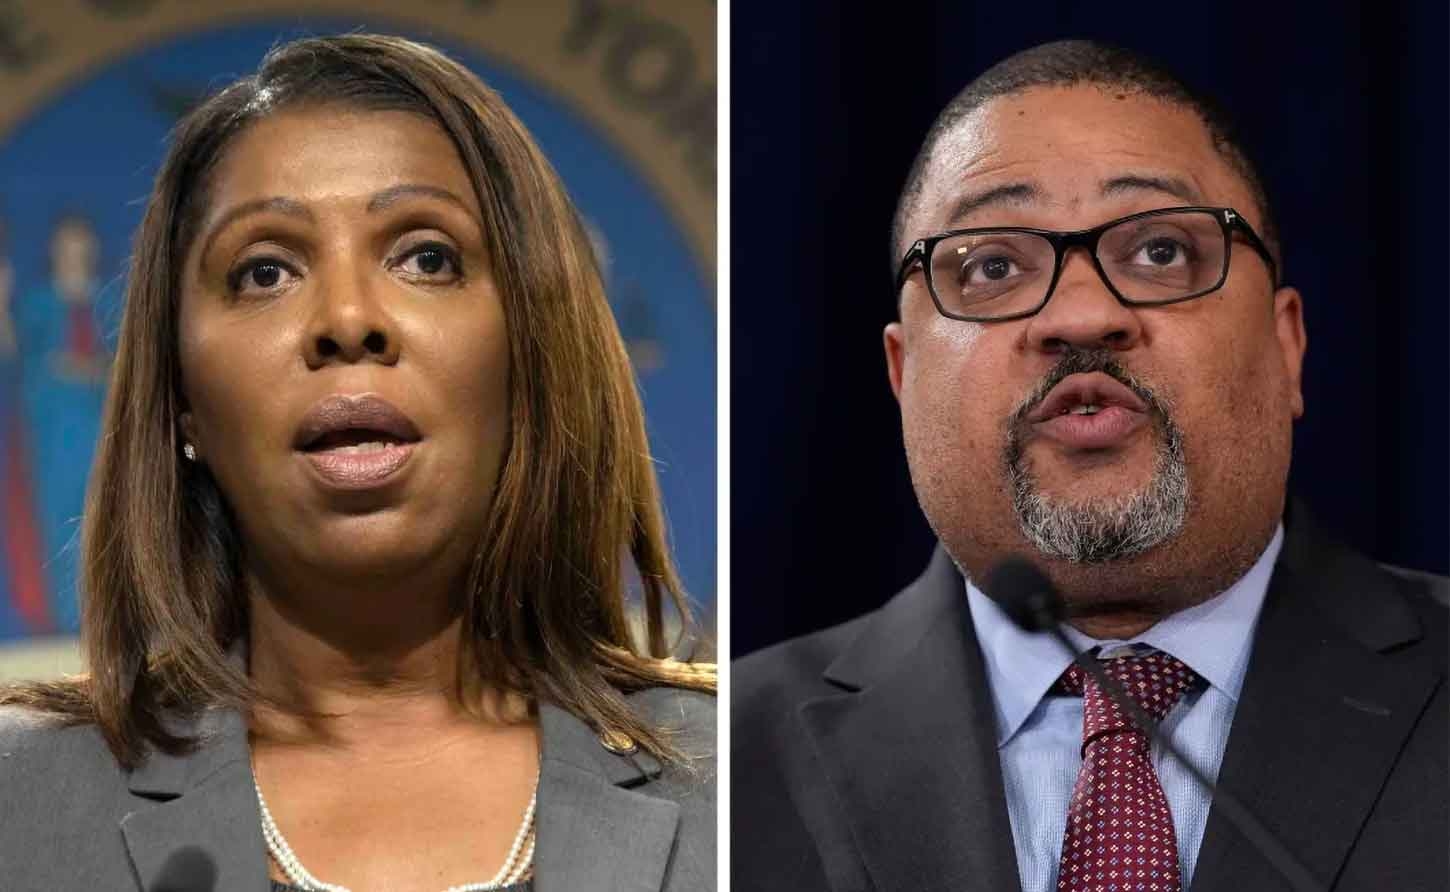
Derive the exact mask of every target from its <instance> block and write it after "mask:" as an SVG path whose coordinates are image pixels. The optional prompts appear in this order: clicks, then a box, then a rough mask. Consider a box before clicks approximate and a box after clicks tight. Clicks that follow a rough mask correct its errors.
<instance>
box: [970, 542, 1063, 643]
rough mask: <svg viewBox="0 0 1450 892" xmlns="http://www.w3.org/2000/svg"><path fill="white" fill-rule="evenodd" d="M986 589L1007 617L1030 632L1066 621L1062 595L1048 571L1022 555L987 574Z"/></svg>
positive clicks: (1012, 558) (1000, 564) (1042, 629)
mask: <svg viewBox="0 0 1450 892" xmlns="http://www.w3.org/2000/svg"><path fill="white" fill-rule="evenodd" d="M982 591H984V592H986V594H987V596H988V597H990V598H991V599H992V600H993V601H996V602H997V605H998V606H999V607H1001V608H1002V612H1003V613H1006V614H1007V618H1008V619H1010V620H1012V622H1014V623H1016V624H1017V626H1018V627H1019V628H1022V629H1025V630H1026V631H1028V632H1041V631H1044V630H1046V629H1048V628H1050V627H1052V626H1054V625H1056V624H1057V623H1058V622H1060V621H1061V620H1062V617H1063V613H1064V610H1063V605H1062V596H1061V595H1059V594H1058V593H1057V587H1056V586H1054V585H1053V584H1052V580H1050V579H1048V578H1047V574H1046V573H1043V572H1042V571H1041V570H1040V569H1038V567H1037V565H1036V564H1034V563H1032V562H1031V561H1029V560H1027V559H1026V558H1021V557H1010V558H1007V559H1006V560H1004V561H1002V562H1001V563H999V564H997V566H995V567H993V568H992V569H991V571H990V572H989V573H988V574H987V578H986V580H984V585H983V588H982Z"/></svg>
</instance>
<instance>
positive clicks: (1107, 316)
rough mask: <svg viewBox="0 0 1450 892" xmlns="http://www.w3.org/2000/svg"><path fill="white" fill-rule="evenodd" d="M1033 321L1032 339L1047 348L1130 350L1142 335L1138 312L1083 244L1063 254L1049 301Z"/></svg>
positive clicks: (1056, 350) (1029, 334)
mask: <svg viewBox="0 0 1450 892" xmlns="http://www.w3.org/2000/svg"><path fill="white" fill-rule="evenodd" d="M1027 321H1028V326H1027V340H1028V343H1029V344H1030V345H1032V346H1033V347H1034V348H1036V349H1038V350H1041V351H1042V352H1044V353H1060V352H1062V351H1063V349H1064V348H1065V347H1068V346H1073V347H1081V348H1085V349H1098V348H1103V347H1106V348H1109V349H1114V350H1126V349H1128V348H1130V347H1133V346H1134V345H1136V344H1137V343H1138V339H1139V338H1140V337H1142V326H1141V324H1140V321H1139V319H1138V314H1137V313H1136V312H1134V310H1133V308H1132V307H1129V306H1126V305H1124V304H1123V303H1122V302H1121V301H1119V300H1118V298H1117V297H1116V296H1115V295H1114V294H1113V292H1112V291H1111V290H1109V288H1108V285H1107V282H1105V281H1103V278H1102V276H1101V275H1099V274H1098V268H1097V264H1096V263H1095V262H1094V261H1093V258H1092V255H1090V254H1089V253H1088V252H1087V250H1086V249H1085V248H1080V247H1079V248H1073V249H1071V250H1069V251H1068V253H1067V256H1066V257H1064V258H1063V261H1062V271H1061V273H1060V274H1059V275H1058V278H1057V286H1056V287H1055V288H1053V290H1052V296H1051V298H1050V299H1049V300H1048V301H1047V306H1045V307H1043V308H1042V310H1041V312H1039V313H1038V314H1037V315H1035V316H1032V317H1031V318H1030V319H1028V320H1027Z"/></svg>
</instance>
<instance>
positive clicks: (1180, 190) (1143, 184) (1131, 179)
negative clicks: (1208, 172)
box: [1098, 174, 1203, 205]
mask: <svg viewBox="0 0 1450 892" xmlns="http://www.w3.org/2000/svg"><path fill="white" fill-rule="evenodd" d="M1098 191H1099V193H1100V194H1101V195H1102V196H1103V197H1104V198H1108V197H1110V196H1114V195H1122V194H1124V193H1126V192H1142V191H1149V192H1164V193H1167V194H1168V195H1172V196H1173V197H1174V198H1177V199H1179V200H1180V201H1182V202H1184V203H1185V204H1190V205H1201V204H1203V196H1201V195H1199V194H1198V190H1197V189H1195V188H1193V186H1191V185H1190V184H1189V183H1188V181H1187V180H1181V179H1179V178H1178V177H1171V176H1158V175H1156V174H1127V175H1124V176H1120V177H1113V178H1112V179H1111V180H1104V181H1103V182H1102V184H1101V185H1100V186H1099V187H1098Z"/></svg>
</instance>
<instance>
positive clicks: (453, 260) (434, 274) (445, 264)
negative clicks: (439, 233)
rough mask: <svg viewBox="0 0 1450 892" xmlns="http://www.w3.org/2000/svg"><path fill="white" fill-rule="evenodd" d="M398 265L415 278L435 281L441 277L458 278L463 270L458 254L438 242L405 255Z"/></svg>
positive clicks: (420, 246) (419, 247)
mask: <svg viewBox="0 0 1450 892" xmlns="http://www.w3.org/2000/svg"><path fill="white" fill-rule="evenodd" d="M397 265H398V266H399V267H401V268H402V269H403V270H404V271H405V272H407V273H410V274H412V275H415V276H420V277H423V278H428V279H435V278H438V277H440V276H442V277H445V278H456V277H458V276H460V275H462V273H463V270H462V269H461V265H460V264H459V262H458V253H457V252H456V251H454V250H453V249H452V248H450V247H448V246H447V245H444V244H439V243H437V242H429V243H427V244H423V245H419V246H418V247H416V248H413V249H412V250H410V251H409V252H408V253H406V254H404V255H403V257H402V259H401V260H399V261H398V263H397Z"/></svg>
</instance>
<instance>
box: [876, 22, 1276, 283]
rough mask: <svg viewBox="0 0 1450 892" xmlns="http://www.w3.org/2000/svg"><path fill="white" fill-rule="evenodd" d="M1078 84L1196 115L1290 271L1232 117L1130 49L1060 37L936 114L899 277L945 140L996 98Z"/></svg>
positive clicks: (913, 180) (895, 244) (907, 210)
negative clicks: (937, 152)
mask: <svg viewBox="0 0 1450 892" xmlns="http://www.w3.org/2000/svg"><path fill="white" fill-rule="evenodd" d="M1080 84H1085V85H1092V86H1099V87H1104V88H1110V89H1117V90H1124V91H1127V92H1131V93H1134V94H1139V95H1145V96H1152V97H1154V98H1155V99H1161V100H1164V101H1166V102H1169V103H1172V104H1173V105H1177V106H1180V107H1182V108H1185V109H1187V110H1189V111H1191V112H1193V113H1194V114H1196V115H1197V116H1198V118H1199V120H1201V121H1202V122H1203V125H1204V127H1205V128H1207V130H1208V136H1209V139H1210V140H1211V141H1212V143H1213V146H1214V148H1215V149H1217V150H1218V152H1219V154H1220V155H1222V156H1223V158H1224V160H1225V161H1227V162H1228V164H1229V166H1230V167H1232V168H1233V169H1234V172H1235V173H1237V174H1238V175H1239V176H1240V177H1242V178H1243V180H1244V183H1245V184H1246V185H1247V186H1248V187H1249V193H1250V194H1251V195H1252V196H1253V199H1254V202H1255V203H1256V204H1257V205H1258V211H1259V213H1260V215H1261V219H1262V222H1261V224H1260V227H1259V234H1260V236H1261V237H1262V238H1263V240H1264V244H1265V245H1267V246H1268V248H1269V253H1270V254H1272V255H1273V257H1274V260H1275V262H1276V263H1277V264H1278V266H1279V269H1280V270H1282V269H1283V268H1284V266H1283V256H1282V254H1283V251H1282V247H1281V245H1280V242H1279V231H1278V227H1277V226H1276V225H1275V224H1274V216H1273V213H1272V212H1271V210H1270V208H1269V197H1268V193H1267V191H1266V190H1265V188H1264V182H1263V179H1262V178H1261V177H1260V176H1259V171H1258V168H1257V167H1256V166H1255V165H1254V162H1253V160H1252V159H1251V158H1250V156H1249V152H1248V151H1247V149H1246V148H1245V147H1244V144H1243V142H1242V141H1241V139H1240V137H1239V135H1238V134H1237V132H1236V130H1235V128H1234V126H1233V124H1232V122H1231V120H1230V118H1229V116H1228V113H1227V112H1226V111H1224V109H1223V108H1222V107H1221V106H1220V105H1219V104H1218V103H1217V102H1215V101H1214V100H1213V99H1211V98H1210V97H1208V96H1207V95H1205V94H1203V93H1200V92H1198V91H1196V90H1193V89H1192V88H1190V87H1189V86H1188V85H1187V84H1185V83H1184V82H1183V81H1182V80H1180V79H1179V78H1178V77H1177V76H1176V75H1174V74H1172V73H1170V72H1169V71H1168V70H1166V69H1165V68H1163V67H1162V66H1160V65H1159V64H1157V63H1156V62H1153V61H1152V60H1150V59H1148V58H1147V57H1145V56H1143V55H1140V54H1138V53H1136V52H1133V51H1132V50H1126V49H1123V48H1121V47H1116V46H1111V45H1109V44H1105V43H1099V42H1097V41H1094V40H1058V41H1054V42H1052V43H1044V44H1042V45H1040V46H1035V47H1032V48H1031V49H1027V50H1023V51H1022V52H1020V53H1017V54H1015V55H1012V56H1009V57H1007V58H1006V59H1003V60H1002V61H1001V62H998V63H997V64H996V65H993V66H992V67H991V68H989V69H987V70H986V71H985V72H983V73H982V74H981V75H980V76H978V77H977V78H976V80H973V81H972V82H971V83H969V84H967V86H966V87H965V88H963V89H962V91H961V92H960V93H958V94H957V95H956V96H954V97H953V98H952V101H951V102H949V103H947V106H946V108H944V109H942V110H941V113H940V114H938V115H937V116H936V120H935V121H933V122H932V125H931V129H929V130H928V131H927V133H926V138H925V139H924V140H923V141H922V144H921V148H920V149H919V150H918V151H917V153H916V160H915V161H913V162H912V164H911V171H910V172H909V173H908V174H907V175H906V185H905V186H904V187H903V188H902V190H901V196H900V197H899V198H898V199H897V201H896V213H895V215H894V216H893V217H892V221H891V271H892V273H893V274H894V273H895V272H896V265H897V264H898V263H899V262H900V260H901V251H902V243H903V242H904V241H905V240H906V222H907V217H909V216H910V215H911V214H912V213H913V212H915V210H916V203H917V200H918V199H919V198H920V197H921V190H922V180H923V178H924V177H925V175H926V167H927V164H928V163H929V162H930V161H931V156H932V153H933V152H934V151H935V150H936V146H937V143H938V142H940V141H941V138H942V137H943V136H945V135H946V134H947V133H949V132H950V131H951V130H952V129H953V128H955V127H956V126H957V124H958V123H960V122H961V120H962V119H963V118H965V117H966V116H967V115H970V114H971V113H972V112H974V111H976V110H977V109H978V108H980V107H982V106H983V105H984V104H986V103H987V102H988V101H990V100H992V99H996V98H998V97H1001V96H1008V95H1011V94H1013V93H1020V92H1021V91H1023V90H1027V89H1030V88H1032V87H1072V86H1078V85H1080Z"/></svg>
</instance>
